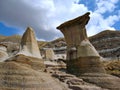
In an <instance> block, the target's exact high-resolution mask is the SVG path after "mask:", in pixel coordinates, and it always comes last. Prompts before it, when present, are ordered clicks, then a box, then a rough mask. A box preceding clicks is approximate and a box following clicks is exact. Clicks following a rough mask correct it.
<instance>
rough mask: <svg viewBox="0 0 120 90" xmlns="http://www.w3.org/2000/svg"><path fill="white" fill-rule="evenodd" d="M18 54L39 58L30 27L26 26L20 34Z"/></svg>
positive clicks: (36, 44)
mask: <svg viewBox="0 0 120 90" xmlns="http://www.w3.org/2000/svg"><path fill="white" fill-rule="evenodd" d="M19 54H24V55H26V56H31V57H36V58H41V54H40V51H39V47H38V43H37V40H36V38H35V34H34V31H33V29H32V28H31V27H28V28H27V30H26V32H25V33H24V34H23V36H22V39H21V46H20V52H19Z"/></svg>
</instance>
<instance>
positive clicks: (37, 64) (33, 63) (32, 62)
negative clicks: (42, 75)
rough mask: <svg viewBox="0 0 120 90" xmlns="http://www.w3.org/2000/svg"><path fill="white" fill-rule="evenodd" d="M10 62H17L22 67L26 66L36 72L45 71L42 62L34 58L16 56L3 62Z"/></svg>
mask: <svg viewBox="0 0 120 90" xmlns="http://www.w3.org/2000/svg"><path fill="white" fill-rule="evenodd" d="M11 61H12V62H17V63H19V64H22V65H26V66H28V67H29V68H32V69H34V70H38V71H44V69H45V65H44V61H43V60H42V59H39V58H35V57H30V56H25V55H22V54H21V55H20V54H19V55H16V56H14V57H11V58H9V59H7V60H6V61H5V62H11Z"/></svg>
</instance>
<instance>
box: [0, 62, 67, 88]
mask: <svg viewBox="0 0 120 90" xmlns="http://www.w3.org/2000/svg"><path fill="white" fill-rule="evenodd" d="M0 90H68V89H66V87H65V86H64V85H63V84H61V83H60V82H59V81H57V80H55V79H54V78H52V77H51V76H50V75H49V74H46V73H44V72H38V71H35V70H33V69H31V68H29V67H26V65H21V64H18V63H16V62H12V61H11V62H1V63H0Z"/></svg>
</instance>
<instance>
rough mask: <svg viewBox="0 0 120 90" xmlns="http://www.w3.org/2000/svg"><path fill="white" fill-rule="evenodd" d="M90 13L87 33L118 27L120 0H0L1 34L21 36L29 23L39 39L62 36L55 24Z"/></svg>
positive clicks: (119, 21) (119, 24) (117, 28)
mask: <svg viewBox="0 0 120 90" xmlns="http://www.w3.org/2000/svg"><path fill="white" fill-rule="evenodd" d="M88 11H89V12H90V13H91V14H90V17H91V19H90V21H89V23H88V25H87V26H86V28H87V34H88V36H92V35H95V34H97V33H99V32H101V31H103V30H107V29H109V30H120V0H0V35H5V36H11V35H14V34H19V35H22V34H23V33H24V31H25V29H26V28H27V27H28V26H30V27H32V28H33V29H34V31H35V33H36V37H37V39H39V40H47V41H49V40H53V39H55V38H58V37H63V35H62V33H61V32H60V31H59V30H56V27H57V26H59V25H60V24H61V23H63V22H65V21H68V20H70V19H73V18H76V17H78V16H80V15H83V14H84V13H86V12H88Z"/></svg>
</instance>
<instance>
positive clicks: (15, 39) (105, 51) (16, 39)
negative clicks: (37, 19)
mask: <svg viewBox="0 0 120 90" xmlns="http://www.w3.org/2000/svg"><path fill="white" fill-rule="evenodd" d="M20 40H21V36H19V35H14V36H9V37H6V36H0V42H2V43H5V42H9V43H10V42H11V43H13V44H14V45H13V44H8V43H7V44H6V45H7V46H8V47H10V50H9V51H14V50H18V48H19V43H20ZM89 40H90V42H91V43H92V44H93V46H94V47H95V48H96V49H97V51H98V52H99V54H100V55H101V56H103V57H116V56H117V55H120V31H111V30H105V31H102V32H100V33H98V34H96V35H94V36H91V37H89ZM15 43H16V44H17V45H16V44H15ZM38 45H39V48H40V49H41V48H43V47H48V48H55V47H57V48H59V47H64V46H67V45H66V42H65V39H64V38H58V39H55V40H53V41H50V42H47V41H38ZM16 46H17V47H16Z"/></svg>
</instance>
